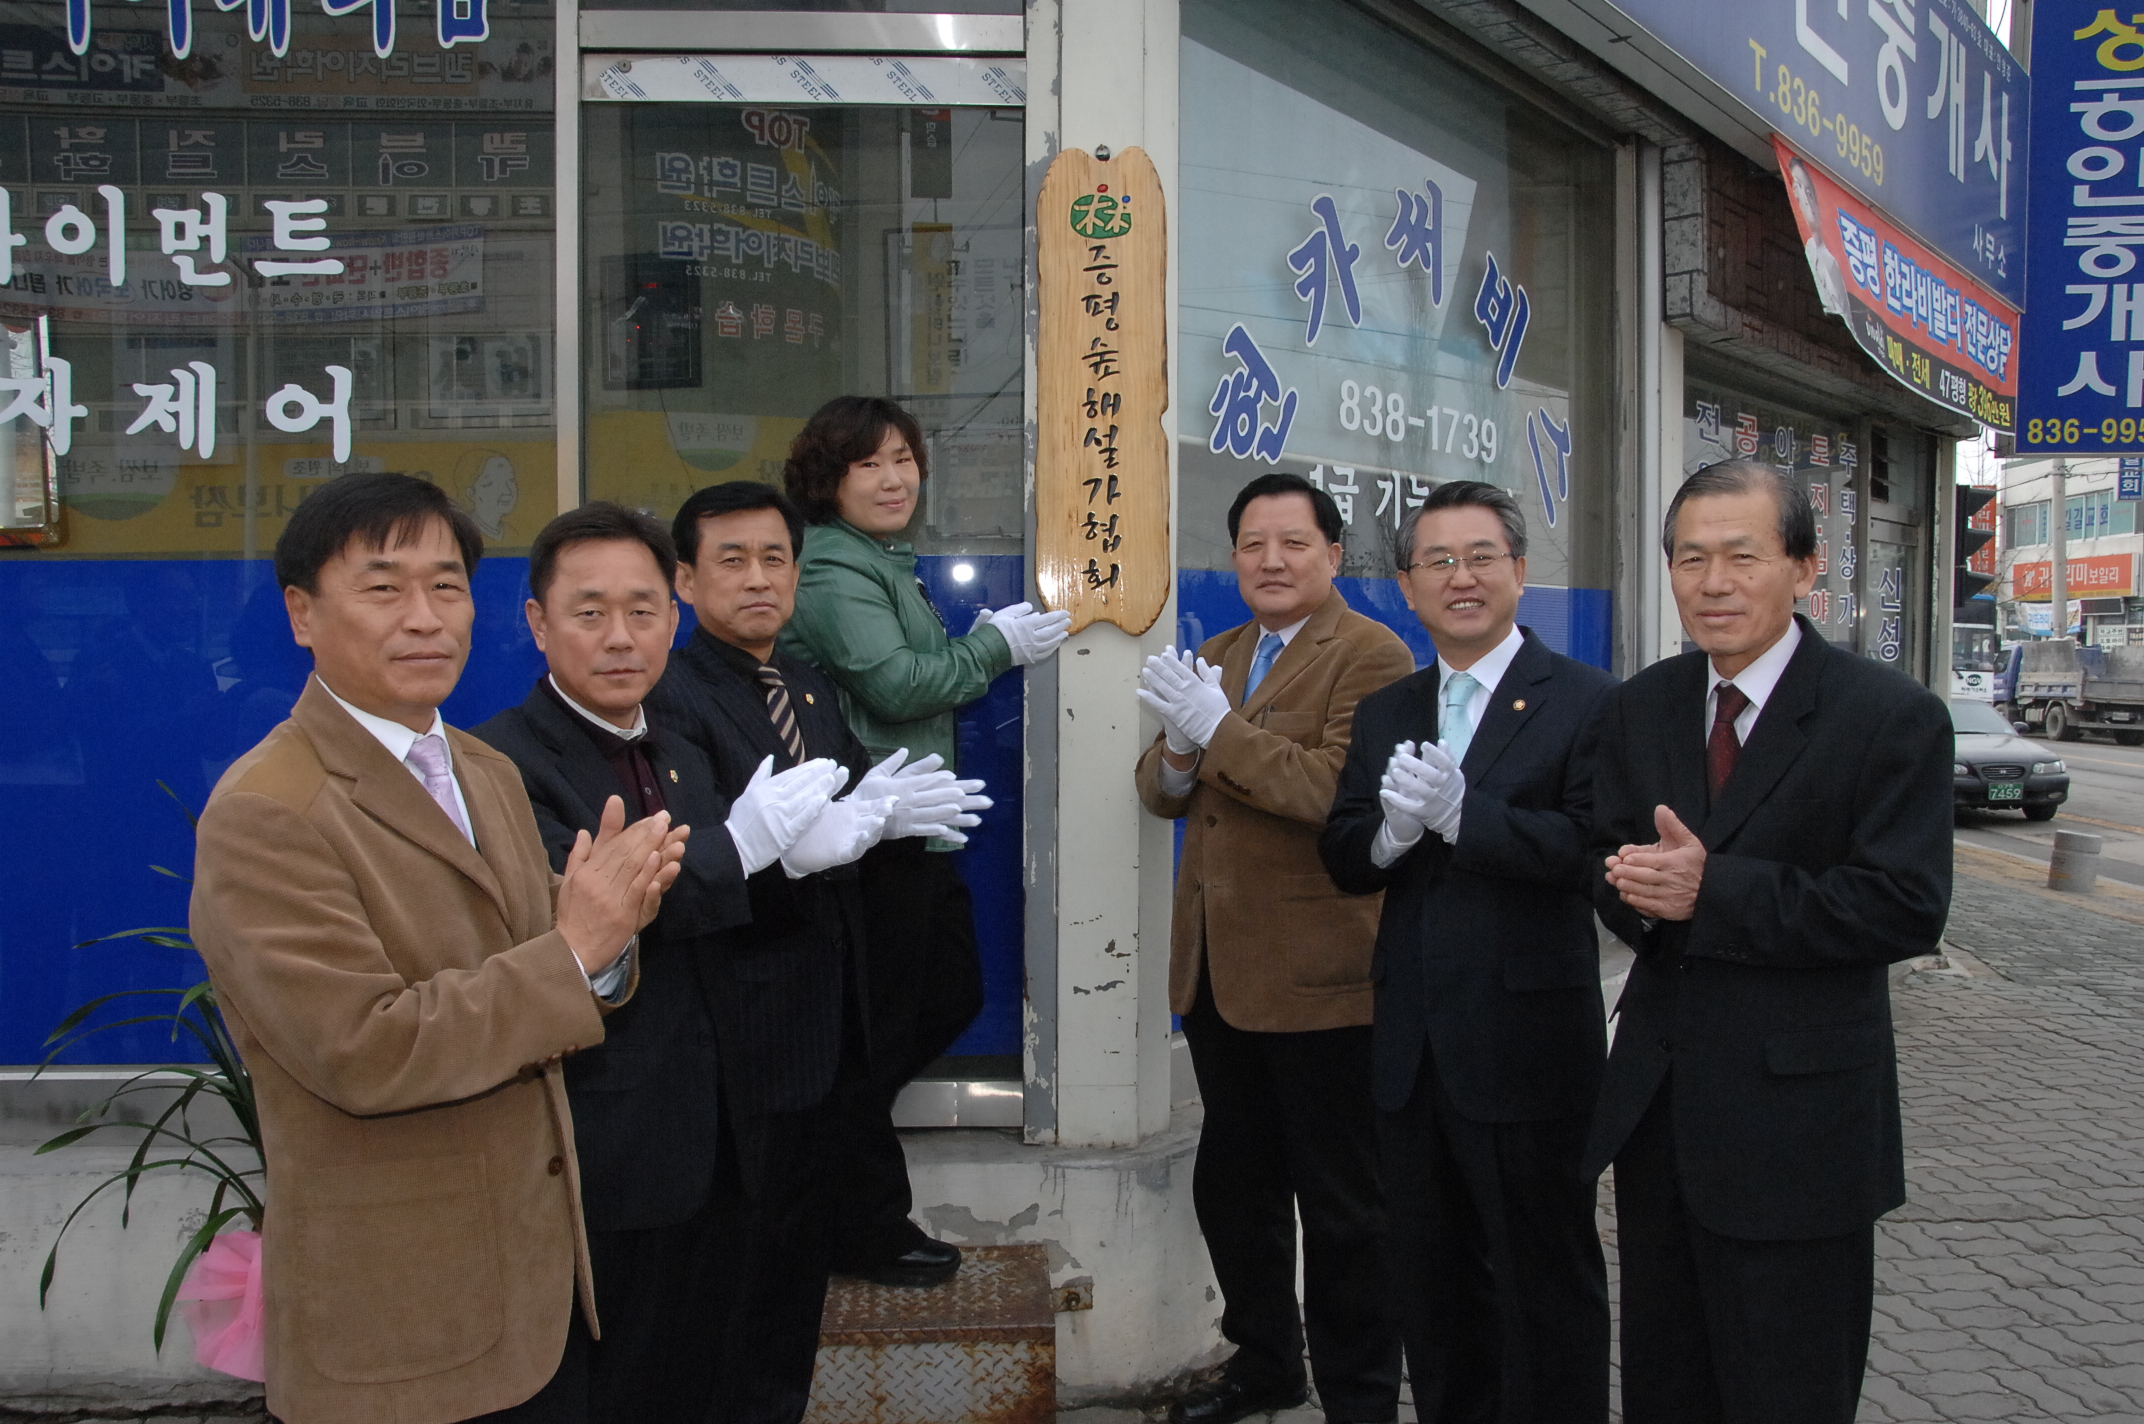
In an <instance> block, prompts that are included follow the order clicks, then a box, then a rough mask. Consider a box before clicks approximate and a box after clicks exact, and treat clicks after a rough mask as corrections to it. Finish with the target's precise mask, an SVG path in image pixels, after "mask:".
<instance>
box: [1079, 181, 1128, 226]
mask: <svg viewBox="0 0 2144 1424" xmlns="http://www.w3.org/2000/svg"><path fill="white" fill-rule="evenodd" d="M1072 230H1073V231H1074V232H1076V233H1078V234H1079V235H1080V236H1081V237H1122V236H1124V234H1126V233H1128V232H1130V231H1131V230H1132V209H1131V204H1129V203H1120V202H1118V201H1117V200H1116V199H1115V198H1113V197H1111V196H1110V195H1109V190H1108V189H1107V188H1103V189H1102V190H1101V191H1099V192H1094V193H1082V194H1080V195H1079V196H1078V197H1077V198H1074V199H1073V200H1072Z"/></svg>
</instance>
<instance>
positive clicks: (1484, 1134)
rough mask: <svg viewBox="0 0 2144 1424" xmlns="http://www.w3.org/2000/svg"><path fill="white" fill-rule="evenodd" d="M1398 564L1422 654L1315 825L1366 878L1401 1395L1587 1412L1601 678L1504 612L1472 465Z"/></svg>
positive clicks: (1593, 1386)
mask: <svg viewBox="0 0 2144 1424" xmlns="http://www.w3.org/2000/svg"><path fill="white" fill-rule="evenodd" d="M1399 567H1400V592H1401V594H1402V595H1403V596H1404V597H1405V598H1406V600H1407V606H1408V607H1409V608H1411V609H1413V610H1414V613H1415V616H1416V617H1417V618H1420V619H1421V620H1422V626H1423V627H1424V628H1426V629H1428V630H1429V636H1430V640H1431V641H1432V642H1433V643H1435V644H1436V648H1437V661H1436V663H1435V664H1434V665H1433V666H1431V667H1426V668H1424V669H1422V670H1421V671H1420V672H1418V673H1416V674H1414V676H1412V677H1407V678H1402V679H1401V680H1400V681H1398V682H1396V683H1394V684H1393V685H1392V686H1390V687H1388V688H1385V689H1384V690H1383V691H1381V692H1375V693H1372V694H1371V695H1370V696H1368V697H1366V698H1364V699H1363V701H1362V705H1361V706H1359V707H1357V708H1356V709H1355V739H1354V744H1353V746H1352V747H1351V748H1350V749H1349V751H1348V757H1347V764H1346V766H1345V767H1344V768H1343V769H1342V771H1341V773H1340V792H1339V796H1338V797H1337V798H1336V799H1335V800H1334V802H1333V809H1332V818H1331V820H1330V822H1329V823H1328V824H1327V826H1326V828H1325V835H1324V838H1323V840H1322V841H1321V842H1320V846H1319V848H1320V850H1321V851H1322V852H1323V854H1324V857H1325V865H1326V868H1327V869H1328V870H1330V871H1331V872H1332V877H1333V880H1334V881H1335V882H1336V883H1338V884H1339V886H1340V887H1341V888H1342V889H1344V890H1350V891H1354V892H1356V893H1359V894H1370V893H1374V892H1377V891H1383V892H1384V897H1385V898H1384V911H1383V914H1382V917H1381V918H1380V921H1379V924H1378V934H1377V954H1378V966H1377V974H1376V976H1375V977H1376V978H1377V1017H1376V1019H1375V1026H1374V1055H1375V1079H1374V1087H1375V1092H1376V1100H1377V1107H1378V1109H1379V1112H1378V1127H1379V1135H1380V1138H1381V1141H1382V1145H1383V1173H1384V1183H1385V1201H1386V1209H1387V1211H1388V1212H1389V1214H1390V1217H1391V1242H1392V1251H1391V1260H1392V1265H1391V1275H1392V1283H1393V1297H1394V1300H1395V1301H1396V1303H1397V1306H1398V1314H1399V1319H1400V1331H1401V1336H1402V1338H1403V1339H1404V1340H1405V1342H1406V1347H1407V1366H1408V1375H1409V1379H1410V1380H1411V1381H1412V1383H1413V1386H1414V1403H1415V1411H1416V1413H1417V1415H1418V1416H1419V1417H1420V1418H1421V1419H1422V1420H1424V1421H1425V1424H1427V1421H1432V1420H1437V1421H1449V1420H1469V1421H1472V1420H1491V1419H1494V1420H1501V1421H1506V1422H1507V1424H1521V1421H1542V1424H1550V1421H1553V1424H1585V1421H1589V1420H1590V1421H1594V1424H1603V1421H1605V1420H1606V1419H1607V1417H1608V1285H1607V1275H1606V1269H1605V1267H1604V1264H1603V1262H1602V1259H1601V1244H1600V1237H1599V1234H1598V1233H1597V1231H1596V1229H1595V1226H1594V1220H1593V1211H1594V1206H1593V1187H1592V1183H1591V1181H1590V1179H1586V1178H1582V1177H1581V1176H1580V1175H1579V1164H1580V1161H1581V1159H1582V1157H1583V1155H1584V1150H1585V1145H1586V1127H1587V1122H1588V1118H1589V1115H1590V1112H1591V1110H1592V1106H1593V1099H1594V1094H1595V1092H1596V1091H1597V1089H1598V1087H1599V1084H1600V1074H1601V1063H1602V1059H1603V1057H1604V1056H1605V1054H1606V1052H1607V1042H1606V1033H1605V1028H1604V1024H1603V1021H1602V1014H1601V994H1600V954H1599V944H1598V941H1597V939H1596V938H1595V934H1594V929H1593V907H1592V904H1591V902H1590V901H1589V899H1588V897H1587V869H1588V867H1587V862H1586V849H1587V843H1588V841H1587V837H1588V832H1589V830H1590V819H1591V816H1590V805H1589V796H1590V791H1589V783H1590V776H1591V772H1590V758H1591V748H1590V740H1589V737H1588V730H1589V728H1590V726H1591V725H1592V722H1593V716H1594V713H1595V711H1596V709H1597V708H1598V707H1599V705H1600V702H1601V699H1602V698H1603V697H1604V696H1605V695H1606V694H1607V693H1608V691H1609V689H1610V688H1612V687H1613V686H1614V685H1615V679H1614V678H1612V677H1610V676H1609V675H1608V674H1607V673H1605V672H1602V671H1600V670H1599V669H1598V668H1593V667H1588V666H1586V665H1585V664H1584V663H1580V662H1575V661H1573V660H1572V659H1570V658H1567V657H1563V656H1561V655H1559V654H1557V653H1553V652H1550V651H1549V649H1548V647H1547V645H1546V644H1544V643H1543V642H1542V641H1541V640H1540V638H1538V637H1536V636H1535V635H1534V633H1533V632H1532V631H1531V630H1529V629H1525V628H1521V627H1520V626H1519V625H1518V615H1519V595H1520V593H1521V591H1522V590H1524V588H1525V586H1526V519H1525V516H1524V515H1523V514H1521V513H1520V512H1519V507H1518V505H1517V503H1516V502H1515V501H1514V500H1513V499H1512V497H1511V496H1510V495H1509V494H1507V493H1506V492H1505V491H1503V490H1501V489H1499V488H1497V487H1496V486H1494V485H1489V484H1483V483H1480V482H1478V481H1474V480H1454V481H1452V482H1450V483H1448V484H1443V485H1439V486H1438V487H1437V488H1436V489H1435V490H1433V491H1432V492H1431V493H1430V496H1429V498H1428V499H1426V500H1425V501H1424V502H1423V504H1422V507H1421V508H1420V509H1418V510H1415V511H1414V512H1412V513H1411V514H1409V515H1408V516H1407V520H1406V522H1405V523H1404V524H1402V525H1401V527H1400V531H1399Z"/></svg>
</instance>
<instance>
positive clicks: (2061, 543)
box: [2047, 459, 2070, 638]
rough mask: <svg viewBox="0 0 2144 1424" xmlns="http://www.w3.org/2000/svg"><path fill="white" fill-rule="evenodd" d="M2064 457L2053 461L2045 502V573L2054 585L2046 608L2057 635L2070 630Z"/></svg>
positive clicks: (2053, 634) (2067, 465)
mask: <svg viewBox="0 0 2144 1424" xmlns="http://www.w3.org/2000/svg"><path fill="white" fill-rule="evenodd" d="M2069 474H2070V462H2069V461H2068V460H2067V459H2058V460H2056V461H2055V470H2054V474H2053V476H2052V477H2051V478H2052V479H2053V480H2054V495H2053V498H2052V499H2050V500H2049V502H2048V506H2047V542H2048V544H2049V546H2050V547H2049V548H2048V551H2047V552H2048V555H2049V558H2050V560H2051V562H2050V564H2049V566H2048V573H2049V575H2050V579H2051V582H2052V583H2053V585H2054V587H2053V589H2052V592H2051V598H2050V603H2049V606H2048V610H2047V616H2048V630H2047V631H2048V636H2050V637H2054V638H2060V637H2062V636H2063V635H2064V634H2066V633H2068V632H2069V630H2070V523H2069V496H2068V490H2069Z"/></svg>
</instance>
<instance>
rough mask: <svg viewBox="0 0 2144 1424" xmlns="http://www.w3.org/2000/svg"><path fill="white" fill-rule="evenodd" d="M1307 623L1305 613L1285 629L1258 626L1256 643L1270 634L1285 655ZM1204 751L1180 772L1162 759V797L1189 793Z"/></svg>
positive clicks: (1268, 673) (1276, 656)
mask: <svg viewBox="0 0 2144 1424" xmlns="http://www.w3.org/2000/svg"><path fill="white" fill-rule="evenodd" d="M1309 621H1310V615H1309V614H1308V613H1306V614H1304V615H1303V616H1302V617H1300V618H1298V619H1296V620H1295V621H1294V622H1293V623H1290V624H1289V625H1288V626H1287V627H1285V628H1267V627H1265V626H1264V625H1263V624H1261V625H1260V626H1259V629H1258V642H1260V643H1263V642H1264V641H1265V640H1266V635H1267V634H1268V633H1271V634H1272V635H1273V636H1274V637H1276V638H1278V639H1280V652H1281V653H1285V652H1287V651H1288V645H1289V644H1290V643H1292V642H1294V641H1295V635H1296V634H1298V633H1300V632H1302V631H1303V625H1304V624H1306V623H1308V622H1309ZM1256 647H1257V644H1253V645H1252V648H1253V654H1252V658H1253V661H1256ZM1273 661H1274V662H1279V661H1280V653H1275V654H1274V655H1273ZM1272 675H1273V669H1271V668H1270V667H1269V668H1267V669H1266V676H1268V677H1271V676H1272ZM1205 750H1206V749H1205V748H1204V747H1201V748H1199V750H1198V752H1197V753H1194V755H1193V760H1192V763H1191V765H1190V766H1188V767H1186V768H1184V769H1183V770H1182V771H1179V770H1177V769H1176V768H1175V767H1173V766H1171V765H1169V763H1168V760H1167V759H1166V758H1164V759H1163V760H1162V763H1161V794H1162V795H1164V796H1182V795H1184V794H1185V793H1186V792H1188V791H1190V790H1191V788H1192V786H1193V785H1194V784H1196V783H1197V781H1198V779H1199V764H1198V760H1197V758H1198V757H1200V756H1203V755H1204V754H1205Z"/></svg>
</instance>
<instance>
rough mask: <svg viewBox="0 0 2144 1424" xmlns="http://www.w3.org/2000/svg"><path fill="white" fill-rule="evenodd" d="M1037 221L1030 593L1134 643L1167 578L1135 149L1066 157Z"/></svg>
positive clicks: (1145, 186) (1154, 330) (1159, 215)
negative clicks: (1038, 305) (1112, 627)
mask: <svg viewBox="0 0 2144 1424" xmlns="http://www.w3.org/2000/svg"><path fill="white" fill-rule="evenodd" d="M1036 212H1037V217H1036V224H1037V229H1038V231H1037V258H1038V265H1039V267H1040V271H1041V279H1042V291H1041V300H1042V309H1041V320H1040V329H1039V331H1038V333H1037V337H1038V346H1039V350H1038V354H1037V367H1038V377H1039V379H1038V384H1037V389H1036V397H1035V410H1036V418H1037V421H1038V423H1039V427H1040V428H1039V432H1038V437H1037V445H1036V452H1035V525H1036V550H1035V579H1036V583H1037V585H1038V586H1039V587H1040V589H1041V591H1042V597H1043V600H1044V602H1046V603H1047V604H1048V605H1049V606H1050V607H1052V608H1062V609H1068V610H1070V612H1071V614H1072V629H1073V631H1074V632H1077V631H1079V630H1080V629H1081V628H1084V627H1086V626H1087V625H1088V624H1089V623H1095V622H1108V623H1114V624H1116V625H1117V626H1118V627H1120V628H1122V629H1124V630H1125V631H1126V632H1128V633H1135V634H1136V633H1143V632H1145V631H1146V630H1147V629H1148V628H1150V627H1152V626H1153V623H1154V620H1155V619H1156V618H1158V617H1159V616H1160V615H1161V608H1162V605H1163V603H1165V602H1166V601H1167V600H1168V596H1169V578H1170V572H1171V570H1170V567H1169V462H1168V445H1167V441H1166V440H1165V438H1164V436H1163V432H1162V426H1161V417H1162V413H1163V411H1165V410H1166V409H1167V408H1168V383H1167V356H1168V349H1167V333H1166V326H1165V316H1166V312H1165V308H1164V298H1163V283H1164V278H1165V276H1166V264H1167V260H1168V243H1167V236H1168V233H1167V228H1166V226H1165V219H1164V215H1163V211H1162V198H1161V181H1160V179H1159V177H1158V176H1157V175H1156V174H1155V172H1154V165H1153V163H1152V161H1151V160H1149V159H1148V158H1147V156H1146V154H1145V153H1143V152H1142V151H1140V150H1139V149H1136V148H1130V149H1126V150H1125V151H1124V152H1123V153H1121V154H1119V155H1117V156H1116V157H1115V158H1114V159H1102V158H1097V157H1095V156H1093V155H1091V154H1088V153H1085V152H1083V151H1081V150H1078V149H1071V150H1067V151H1066V152H1064V153H1062V154H1060V155H1058V157H1057V159H1056V161H1055V162H1053V163H1052V164H1051V165H1050V172H1049V176H1048V177H1047V178H1046V179H1044V181H1043V185H1042V196H1041V200H1040V202H1039V204H1038V206H1037V209H1036Z"/></svg>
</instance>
